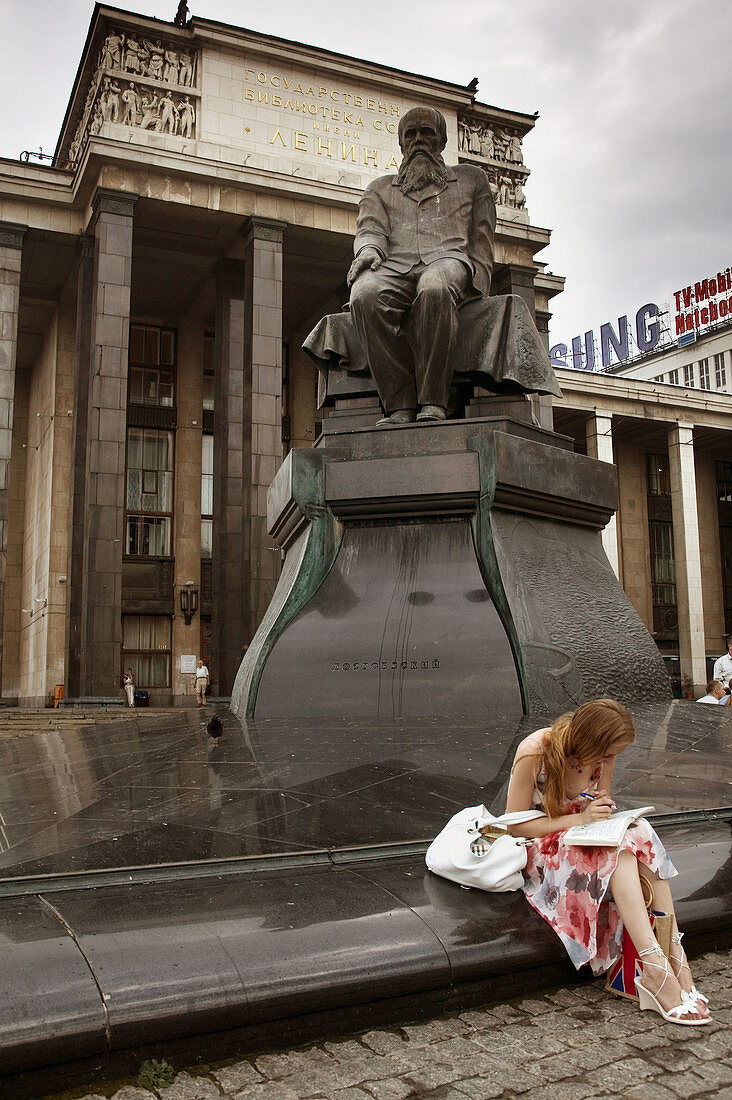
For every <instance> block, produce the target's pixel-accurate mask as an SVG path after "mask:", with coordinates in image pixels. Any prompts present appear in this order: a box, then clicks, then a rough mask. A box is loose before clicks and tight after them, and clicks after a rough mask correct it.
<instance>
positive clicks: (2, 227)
mask: <svg viewBox="0 0 732 1100" xmlns="http://www.w3.org/2000/svg"><path fill="white" fill-rule="evenodd" d="M27 232H28V226H27V225H18V223H17V222H2V221H0V246H2V247H3V248H17V249H18V250H20V249H22V247H23V237H25V235H26V233H27Z"/></svg>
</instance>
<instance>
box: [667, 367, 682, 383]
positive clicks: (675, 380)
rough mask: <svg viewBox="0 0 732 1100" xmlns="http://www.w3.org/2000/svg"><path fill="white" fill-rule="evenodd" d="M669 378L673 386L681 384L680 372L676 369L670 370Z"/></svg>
mask: <svg viewBox="0 0 732 1100" xmlns="http://www.w3.org/2000/svg"><path fill="white" fill-rule="evenodd" d="M668 380H669V382H670V383H671V385H672V386H678V384H679V372H678V368H677V369H676V370H672V371H669V375H668Z"/></svg>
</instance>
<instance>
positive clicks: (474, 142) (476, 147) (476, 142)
mask: <svg viewBox="0 0 732 1100" xmlns="http://www.w3.org/2000/svg"><path fill="white" fill-rule="evenodd" d="M468 152H470V153H477V155H478V156H480V126H478V125H477V123H475V122H471V123H470V124H469V134H468Z"/></svg>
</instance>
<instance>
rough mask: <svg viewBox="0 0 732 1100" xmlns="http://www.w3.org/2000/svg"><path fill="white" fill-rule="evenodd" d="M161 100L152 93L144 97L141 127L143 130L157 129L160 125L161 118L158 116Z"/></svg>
mask: <svg viewBox="0 0 732 1100" xmlns="http://www.w3.org/2000/svg"><path fill="white" fill-rule="evenodd" d="M159 102H160V100H159V99H158V97H157V96H156V95H155V93H154V92H153V93H151V94H150V95H146V96H143V97H142V121H141V123H140V128H141V129H143V130H157V128H158V126H159V125H160V119H159V118H158V104H159Z"/></svg>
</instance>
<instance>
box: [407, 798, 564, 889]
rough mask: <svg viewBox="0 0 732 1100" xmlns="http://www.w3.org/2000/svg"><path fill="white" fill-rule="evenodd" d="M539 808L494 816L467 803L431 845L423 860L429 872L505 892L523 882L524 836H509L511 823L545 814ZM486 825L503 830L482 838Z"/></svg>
mask: <svg viewBox="0 0 732 1100" xmlns="http://www.w3.org/2000/svg"><path fill="white" fill-rule="evenodd" d="M545 816H546V815H545V814H543V813H542V812H541V810H521V811H518V812H516V813H510V814H502V816H501V817H493V815H492V814H490V813H488V811H487V810H486V808H485V806H468V807H467V808H466V809H465V810H460V812H459V813H456V814H455V816H454V817H451V818H450V820H449V821H448V823H447V825H446V826H445V828H444V829H443V830H442V832H441V833H439V834H438V835H437V836H436V837H435V839H434V840H433V841H432V843H431V844H430V846H429V848H428V849H427V852H426V854H425V862H426V864H427V866H428V867H429V869H430V871H433V872H434V873H435V874H436V875H441V876H442V878H447V879H450V881H451V882H457V883H459V884H460V885H461V886H473V887H475V889H476V890H491V891H495V892H496V893H504V892H506V891H508V890H518V889H520V888H521V886H522V885H523V881H524V878H523V875H522V874H521V872H522V871H523V869H524V867H525V866H526V845H527V843H528V841H527V840H526V839H525V838H524V837H520V836H510V834H509V833H508V832H506V830H507V828H508V827H509V826H511V825H520V824H521V823H522V822H524V821H533V820H534V819H535V818H537V817H545ZM486 826H487V827H489V828H490V830H491V831H492V832H493V831H495V832H498V833H502V834H504V835H499V836H498V837H497V838H496V839H492V838H490V837H485V836H483V834H482V833H481V829H484V828H485V827H486Z"/></svg>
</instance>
